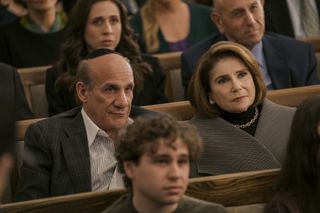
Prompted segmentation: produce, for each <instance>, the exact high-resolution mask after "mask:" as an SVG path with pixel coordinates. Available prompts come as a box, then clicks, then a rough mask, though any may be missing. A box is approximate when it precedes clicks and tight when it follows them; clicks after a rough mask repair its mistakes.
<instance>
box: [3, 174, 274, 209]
mask: <svg viewBox="0 0 320 213" xmlns="http://www.w3.org/2000/svg"><path fill="white" fill-rule="evenodd" d="M278 175H279V169H273V170H261V171H253V172H243V173H234V174H226V175H218V176H209V177H200V178H194V179H191V180H190V184H189V187H188V190H187V195H189V196H192V197H195V198H199V199H203V200H207V201H210V202H218V203H221V204H223V205H225V206H226V207H229V208H228V211H229V212H238V213H240V212H251V213H258V212H262V209H263V203H265V202H267V201H268V200H269V199H270V196H271V193H272V188H273V185H274V183H275V181H276V179H277V177H278ZM124 193H126V190H110V191H104V192H88V193H80V194H74V195H66V196H59V197H52V198H45V199H38V200H32V201H24V202H18V203H11V204H5V205H2V206H0V210H3V211H6V212H11V213H15V212H19V213H31V212H32V213H38V212H78V213H80V212H100V211H101V210H103V209H105V208H107V207H108V206H110V205H111V204H112V203H113V202H114V201H115V200H116V199H118V198H119V197H120V196H121V195H123V194H124ZM248 209H250V211H248Z"/></svg>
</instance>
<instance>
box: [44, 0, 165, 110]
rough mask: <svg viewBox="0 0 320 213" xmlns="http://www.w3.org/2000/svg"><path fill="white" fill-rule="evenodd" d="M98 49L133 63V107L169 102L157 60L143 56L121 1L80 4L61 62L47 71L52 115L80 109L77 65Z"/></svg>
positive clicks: (91, 0)
mask: <svg viewBox="0 0 320 213" xmlns="http://www.w3.org/2000/svg"><path fill="white" fill-rule="evenodd" d="M99 48H108V49H111V50H115V51H117V52H119V53H121V54H122V55H123V56H125V57H127V58H128V60H129V61H130V64H131V66H132V69H133V71H134V80H135V89H134V98H133V105H138V106H140V105H148V104H158V103H162V102H166V100H167V99H166V97H165V96H164V93H163V87H164V74H163V73H162V70H161V68H160V66H159V63H158V60H157V59H156V58H154V57H151V56H147V55H144V56H142V55H141V53H140V50H139V46H138V44H137V42H136V41H135V39H134V34H133V31H132V30H131V27H130V25H129V23H128V16H127V11H126V8H125V7H124V5H123V4H122V3H121V2H119V1H118V0H78V1H77V2H76V4H75V5H74V7H73V9H72V11H71V14H70V19H69V31H68V34H67V39H66V41H65V42H64V44H63V47H62V55H61V58H60V60H59V61H58V62H57V64H56V65H55V66H54V67H53V68H52V69H49V70H48V71H47V78H46V95H47V100H48V103H49V115H53V114H57V113H60V112H64V111H67V110H68V109H71V108H73V107H75V106H77V105H78V103H77V100H76V96H75V92H74V85H75V76H76V72H77V67H78V64H79V62H80V61H81V59H82V58H83V57H84V56H86V55H87V54H88V53H89V52H90V51H92V50H95V49H99ZM147 62H148V63H147Z"/></svg>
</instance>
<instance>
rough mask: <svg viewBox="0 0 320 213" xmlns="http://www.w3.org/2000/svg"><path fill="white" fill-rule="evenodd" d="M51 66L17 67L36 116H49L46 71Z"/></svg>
mask: <svg viewBox="0 0 320 213" xmlns="http://www.w3.org/2000/svg"><path fill="white" fill-rule="evenodd" d="M50 67H51V66H41V67H30V68H20V69H17V71H18V73H19V75H20V78H21V83H22V85H23V88H24V92H25V95H26V99H27V101H28V104H29V106H30V108H31V110H32V111H33V113H34V115H35V117H38V118H41V117H47V115H48V112H47V111H48V103H47V99H46V94H45V82H46V71H47V69H48V68H50Z"/></svg>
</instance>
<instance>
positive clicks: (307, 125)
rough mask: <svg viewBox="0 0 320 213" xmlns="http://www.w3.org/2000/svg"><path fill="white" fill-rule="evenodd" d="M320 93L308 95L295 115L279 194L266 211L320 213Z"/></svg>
mask: <svg viewBox="0 0 320 213" xmlns="http://www.w3.org/2000/svg"><path fill="white" fill-rule="evenodd" d="M319 198H320V95H316V96H314V97H311V98H308V99H307V100H305V101H304V102H303V103H302V104H300V105H299V106H298V108H297V112H296V114H295V116H294V118H293V121H292V126H291V133H290V138H289V142H288V147H287V154H286V158H285V161H284V164H283V167H282V170H281V174H280V179H279V181H278V184H277V190H276V195H275V197H274V198H273V200H272V201H271V202H270V203H269V204H268V205H267V207H266V213H269V212H270V213H315V212H320V203H319Z"/></svg>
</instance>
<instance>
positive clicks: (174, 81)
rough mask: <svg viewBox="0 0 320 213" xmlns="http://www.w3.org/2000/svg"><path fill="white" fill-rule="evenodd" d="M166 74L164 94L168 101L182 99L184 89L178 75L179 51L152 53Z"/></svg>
mask: <svg viewBox="0 0 320 213" xmlns="http://www.w3.org/2000/svg"><path fill="white" fill-rule="evenodd" d="M153 56H155V57H156V58H158V60H159V63H160V65H161V67H162V69H163V70H164V72H165V75H166V82H165V94H166V95H167V97H168V99H169V101H170V102H174V101H181V100H183V96H184V90H183V86H182V80H181V75H180V72H181V71H180V65H181V60H180V57H181V52H172V53H161V54H155V55H153Z"/></svg>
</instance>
